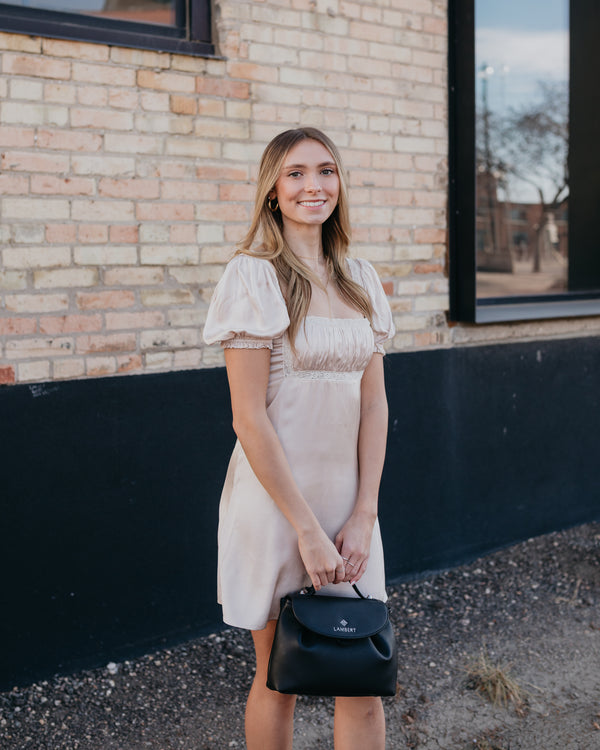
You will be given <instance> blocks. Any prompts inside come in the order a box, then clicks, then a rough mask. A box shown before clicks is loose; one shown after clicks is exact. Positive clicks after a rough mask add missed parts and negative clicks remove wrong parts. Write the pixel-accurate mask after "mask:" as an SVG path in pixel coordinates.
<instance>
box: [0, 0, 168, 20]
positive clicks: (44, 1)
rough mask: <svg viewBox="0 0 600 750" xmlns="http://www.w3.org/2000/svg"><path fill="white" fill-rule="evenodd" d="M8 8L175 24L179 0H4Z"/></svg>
mask: <svg viewBox="0 0 600 750" xmlns="http://www.w3.org/2000/svg"><path fill="white" fill-rule="evenodd" d="M3 2H5V3H7V4H8V5H18V6H20V7H24V8H37V9H39V10H55V11H62V12H66V13H83V14H85V15H94V16H101V17H102V18H115V19H118V20H121V21H135V22H136V23H157V24H161V25H163V26H173V25H174V24H175V9H174V6H175V0H3Z"/></svg>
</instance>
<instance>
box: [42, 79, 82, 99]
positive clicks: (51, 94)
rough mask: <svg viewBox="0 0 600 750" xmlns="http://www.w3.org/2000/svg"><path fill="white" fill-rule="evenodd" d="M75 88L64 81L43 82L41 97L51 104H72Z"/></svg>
mask: <svg viewBox="0 0 600 750" xmlns="http://www.w3.org/2000/svg"><path fill="white" fill-rule="evenodd" d="M76 98H77V88H76V87H75V86H72V85H70V84H64V83H45V84H44V95H43V99H44V101H45V102H48V103H53V104H74V103H75V101H76Z"/></svg>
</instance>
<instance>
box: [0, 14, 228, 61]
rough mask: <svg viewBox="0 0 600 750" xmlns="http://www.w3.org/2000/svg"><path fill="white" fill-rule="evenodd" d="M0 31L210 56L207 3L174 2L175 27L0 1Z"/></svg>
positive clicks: (209, 18) (212, 50)
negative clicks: (28, 6)
mask: <svg viewBox="0 0 600 750" xmlns="http://www.w3.org/2000/svg"><path fill="white" fill-rule="evenodd" d="M0 31H4V32H14V33H16V34H29V35H32V36H40V37H48V38H51V39H68V40H72V41H78V42H92V43H97V44H108V45H113V46H120V47H133V48H135V49H148V50H154V51H156V52H173V53H176V54H183V55H196V56H201V57H213V56H214V55H215V49H214V45H213V44H212V27H211V2H210V0H175V24H174V25H173V26H162V25H159V24H149V23H138V22H136V21H122V20H118V19H112V18H103V17H101V16H92V15H89V16H88V15H84V14H82V13H67V12H63V11H56V10H40V9H38V8H27V7H22V6H18V5H8V4H6V3H1V2H0Z"/></svg>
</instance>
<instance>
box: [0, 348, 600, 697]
mask: <svg viewBox="0 0 600 750" xmlns="http://www.w3.org/2000/svg"><path fill="white" fill-rule="evenodd" d="M599 343H600V339H598V338H583V339H577V340H564V341H547V342H534V343H529V344H504V345H499V346H485V347H473V348H462V349H450V350H436V351H428V352H414V353H409V354H394V355H390V356H388V357H386V360H385V362H386V379H387V387H388V398H389V402H390V434H389V441H388V456H387V462H386V471H385V475H384V480H383V484H382V489H381V512H380V516H381V525H382V531H383V536H384V544H385V551H386V563H387V572H388V578H389V579H390V580H394V579H397V578H399V577H403V576H412V575H417V574H420V573H423V572H424V571H426V570H432V569H439V568H443V567H448V566H451V565H455V564H458V563H460V562H463V561H465V560H467V559H470V558H473V557H475V556H477V555H479V554H483V553H485V552H488V551H490V550H492V549H496V548H498V547H501V546H504V545H506V544H509V543H511V542H515V541H519V540H522V539H525V538H528V537H530V536H533V535H537V534H541V533H545V532H548V531H551V530H555V529H559V528H565V527H567V526H571V525H574V524H577V523H582V522H585V521H590V520H597V519H599V518H600V472H599V470H598V457H599V451H598V437H597V433H598V424H600V396H599V393H600V390H599V388H598V374H597V373H598V372H599V371H600V346H599ZM0 424H1V425H2V435H3V441H2V443H3V444H2V451H1V454H0V455H1V456H2V459H1V467H0V468H1V475H0V476H1V488H2V489H1V494H0V514H1V516H0V518H1V519H2V520H1V523H0V549H1V552H2V570H3V583H2V586H1V587H0V609H1V612H2V617H1V618H0V631H1V633H0V636H1V643H2V644H3V645H2V651H3V653H2V658H1V660H0V670H1V671H0V689H3V690H6V689H9V688H10V687H12V686H13V685H16V684H23V683H26V682H30V681H32V680H35V679H39V678H43V677H47V676H49V675H51V674H54V673H56V672H68V671H72V670H74V669H78V668H82V667H91V666H99V665H103V664H105V663H106V662H108V661H110V660H113V661H119V660H122V659H124V658H128V657H132V656H134V655H137V654H140V653H142V652H145V651H148V650H151V649H153V648H157V647H160V646H163V645H167V644H174V643H176V642H179V641H182V640H185V639H187V638H189V637H192V636H196V635H199V634H202V633H205V632H208V631H211V630H215V629H218V628H219V627H220V625H221V619H220V611H219V607H218V606H217V605H216V603H215V569H216V525H217V512H218V500H219V495H220V491H221V486H222V482H223V478H224V475H225V469H226V465H227V461H228V459H229V454H230V451H231V448H232V447H233V442H234V436H233V433H232V430H231V414H230V409H229V404H228V391H227V383H226V377H225V372H224V370H221V369H217V370H198V371H190V372H179V373H169V374H164V375H145V376H135V377H119V378H106V379H99V380H84V381H71V382H62V383H51V384H44V385H32V386H11V387H5V388H1V389H0Z"/></svg>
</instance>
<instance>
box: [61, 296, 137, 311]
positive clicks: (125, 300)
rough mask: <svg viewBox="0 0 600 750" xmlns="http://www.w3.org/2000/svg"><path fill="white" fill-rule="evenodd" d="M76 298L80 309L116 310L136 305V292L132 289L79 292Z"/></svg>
mask: <svg viewBox="0 0 600 750" xmlns="http://www.w3.org/2000/svg"><path fill="white" fill-rule="evenodd" d="M75 299H76V302H77V307H78V308H79V309H80V310H114V309H121V308H124V307H133V306H134V305H135V294H134V293H133V292H131V291H109V292H101V291H98V292H78V293H77V295H76V297H75Z"/></svg>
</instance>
